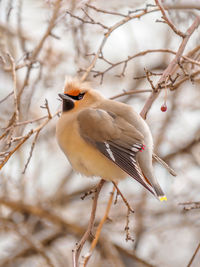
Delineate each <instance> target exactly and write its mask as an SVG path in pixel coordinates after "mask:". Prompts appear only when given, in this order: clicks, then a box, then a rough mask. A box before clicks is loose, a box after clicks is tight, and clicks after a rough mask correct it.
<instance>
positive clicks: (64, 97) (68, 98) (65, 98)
mask: <svg viewBox="0 0 200 267" xmlns="http://www.w3.org/2000/svg"><path fill="white" fill-rule="evenodd" d="M58 96H59V97H60V98H61V99H62V100H71V101H72V99H71V98H70V97H69V96H68V95H65V94H58Z"/></svg>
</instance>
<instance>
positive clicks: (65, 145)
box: [56, 118, 127, 181]
mask: <svg viewBox="0 0 200 267" xmlns="http://www.w3.org/2000/svg"><path fill="white" fill-rule="evenodd" d="M60 120H61V121H59V122H58V124H57V129H56V135H57V140H58V143H59V146H60V148H61V149H62V151H63V152H64V154H65V155H66V156H67V158H68V160H69V162H70V163H71V165H72V167H73V169H74V170H75V171H77V172H80V173H82V174H84V175H86V176H99V177H101V178H103V179H105V180H109V181H113V180H114V181H118V180H121V179H123V178H125V177H127V174H126V173H125V172H124V171H123V170H122V169H120V168H119V167H118V166H117V165H115V164H114V163H113V162H112V161H111V160H109V159H108V158H107V157H105V156H104V155H103V154H102V153H101V152H99V151H98V150H97V149H96V148H95V147H94V146H92V145H91V144H89V143H87V142H86V141H85V140H84V139H83V138H82V137H81V136H80V134H79V127H78V123H76V120H71V121H70V120H65V122H63V121H62V118H60Z"/></svg>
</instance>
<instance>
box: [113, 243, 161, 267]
mask: <svg viewBox="0 0 200 267" xmlns="http://www.w3.org/2000/svg"><path fill="white" fill-rule="evenodd" d="M115 247H116V248H117V249H118V250H119V251H120V252H121V253H124V254H125V255H126V256H128V257H129V258H131V259H133V260H134V261H136V262H139V263H141V264H142V265H144V266H146V267H156V266H155V265H152V264H150V263H148V262H147V261H145V260H143V259H141V258H140V257H138V256H137V255H136V254H135V253H134V252H133V251H127V250H125V249H124V248H122V247H120V246H118V245H115ZM135 265H136V264H135Z"/></svg>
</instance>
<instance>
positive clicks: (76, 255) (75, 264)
mask: <svg viewBox="0 0 200 267" xmlns="http://www.w3.org/2000/svg"><path fill="white" fill-rule="evenodd" d="M104 183H105V180H103V179H101V181H100V182H99V184H98V185H97V188H96V192H95V195H94V199H93V204H92V211H91V215H90V220H89V223H88V227H87V230H86V232H85V233H84V235H83V237H82V238H81V240H80V241H79V242H78V244H77V245H76V247H75V249H74V250H73V251H72V260H73V267H78V259H79V256H80V253H81V250H82V248H83V245H84V244H85V242H86V240H87V239H88V237H89V235H90V233H91V230H92V227H93V225H94V220H95V214H96V208H97V201H98V197H99V193H100V191H101V188H102V186H103V184H104Z"/></svg>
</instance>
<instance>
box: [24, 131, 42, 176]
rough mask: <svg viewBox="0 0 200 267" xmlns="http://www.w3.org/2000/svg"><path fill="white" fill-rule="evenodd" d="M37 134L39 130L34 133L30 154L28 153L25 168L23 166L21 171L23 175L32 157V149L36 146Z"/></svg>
mask: <svg viewBox="0 0 200 267" xmlns="http://www.w3.org/2000/svg"><path fill="white" fill-rule="evenodd" d="M39 133H40V130H39V131H38V132H37V133H36V135H35V138H34V140H33V142H32V145H31V150H30V153H29V157H28V159H27V162H26V164H25V166H24V170H23V171H22V174H25V172H26V169H27V167H28V164H29V162H30V160H31V157H32V155H33V149H34V147H35V144H36V141H37V138H38V135H39Z"/></svg>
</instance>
